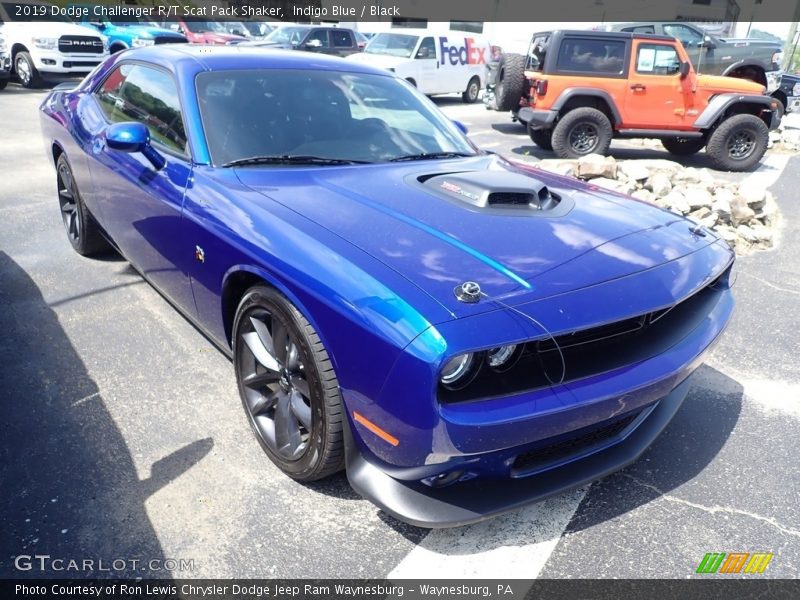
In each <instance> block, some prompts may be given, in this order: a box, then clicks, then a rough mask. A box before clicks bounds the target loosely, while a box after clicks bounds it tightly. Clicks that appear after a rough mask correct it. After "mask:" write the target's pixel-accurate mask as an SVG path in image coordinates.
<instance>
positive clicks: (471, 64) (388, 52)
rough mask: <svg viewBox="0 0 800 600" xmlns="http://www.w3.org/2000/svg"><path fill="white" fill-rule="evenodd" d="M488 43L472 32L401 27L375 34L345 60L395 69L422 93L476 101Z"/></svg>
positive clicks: (486, 56) (481, 83)
mask: <svg viewBox="0 0 800 600" xmlns="http://www.w3.org/2000/svg"><path fill="white" fill-rule="evenodd" d="M490 52H491V49H490V46H489V43H488V42H487V41H486V40H485V39H483V38H481V37H480V36H476V35H475V34H472V33H465V32H458V31H448V32H446V33H435V32H431V31H428V30H425V29H403V30H402V31H397V32H395V31H387V32H383V33H378V34H376V35H375V36H374V37H373V38H372V39H371V40H370V41H369V44H367V46H366V48H364V52H360V53H358V54H352V55H350V56H348V57H347V58H348V60H355V61H358V62H363V63H367V64H370V65H374V66H376V67H382V68H384V69H388V70H390V71H394V72H395V73H396V74H397V75H398V76H399V77H402V78H403V79H406V80H408V81H409V82H410V83H411V84H413V85H414V86H416V87H417V88H418V89H419V91H421V92H422V93H424V94H430V95H433V94H450V93H452V92H460V93H461V97H462V98H463V99H464V102H470V103H471V102H475V101H476V100H477V99H478V97H479V96H480V91H481V89H482V88H483V86H484V83H485V81H486V63H487V61H488V60H489V54H490Z"/></svg>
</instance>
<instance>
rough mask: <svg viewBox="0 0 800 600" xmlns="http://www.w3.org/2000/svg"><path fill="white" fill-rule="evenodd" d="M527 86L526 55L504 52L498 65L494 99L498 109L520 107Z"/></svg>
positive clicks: (504, 109)
mask: <svg viewBox="0 0 800 600" xmlns="http://www.w3.org/2000/svg"><path fill="white" fill-rule="evenodd" d="M524 88H525V57H523V56H522V55H521V54H503V56H502V57H501V58H500V64H499V65H498V66H497V85H496V86H495V89H494V99H495V105H496V106H497V110H501V111H506V110H514V109H515V108H519V101H520V99H521V98H522V91H523V89H524Z"/></svg>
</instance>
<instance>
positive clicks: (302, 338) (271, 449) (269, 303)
mask: <svg viewBox="0 0 800 600" xmlns="http://www.w3.org/2000/svg"><path fill="white" fill-rule="evenodd" d="M233 356H234V360H233V362H234V367H235V370H236V381H237V383H238V385H239V395H240V397H241V400H242V404H243V406H244V409H245V413H246V414H247V417H248V420H249V422H250V426H251V428H252V429H253V432H254V433H255V434H256V438H257V439H258V441H259V443H260V444H261V447H262V448H263V449H264V451H265V452H266V454H267V456H268V457H269V459H270V460H271V461H272V462H273V463H275V465H276V466H277V467H278V468H279V469H280V470H281V471H283V472H284V473H285V474H286V475H289V476H290V477H292V478H293V479H297V480H299V481H315V480H317V479H322V478H324V477H328V476H329V475H332V474H333V473H336V472H337V471H340V470H341V469H342V468H343V467H344V436H343V432H342V419H343V414H342V401H341V397H340V395H339V383H338V381H337V379H336V374H335V373H334V371H333V366H332V365H331V361H330V359H329V357H328V354H327V352H326V350H325V347H324V346H323V345H322V342H321V340H320V338H319V336H318V335H317V332H316V331H315V330H314V328H313V327H312V326H311V324H310V323H309V322H308V320H307V319H306V318H305V317H304V316H303V315H302V314H301V313H300V311H298V310H297V308H295V307H294V305H292V303H291V302H289V300H287V299H286V298H285V297H284V296H283V295H281V294H280V293H279V292H278V291H277V290H275V289H273V288H270V287H266V286H256V287H253V288H251V289H250V290H248V291H247V293H245V295H244V297H243V298H242V300H241V302H240V303H239V308H238V310H237V311H236V317H235V319H234V324H233Z"/></svg>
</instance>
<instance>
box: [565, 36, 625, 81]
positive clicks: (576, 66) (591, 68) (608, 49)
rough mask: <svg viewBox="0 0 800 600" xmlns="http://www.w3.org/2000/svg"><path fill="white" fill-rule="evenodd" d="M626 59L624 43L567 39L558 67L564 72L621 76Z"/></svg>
mask: <svg viewBox="0 0 800 600" xmlns="http://www.w3.org/2000/svg"><path fill="white" fill-rule="evenodd" d="M624 59H625V42H624V41H619V40H604V39H587V38H572V39H570V38H566V39H565V40H564V41H563V42H562V43H561V49H560V50H559V52H558V63H557V67H558V69H559V70H563V71H579V72H582V73H603V74H609V75H619V74H621V73H622V72H623V70H624V66H625V65H624Z"/></svg>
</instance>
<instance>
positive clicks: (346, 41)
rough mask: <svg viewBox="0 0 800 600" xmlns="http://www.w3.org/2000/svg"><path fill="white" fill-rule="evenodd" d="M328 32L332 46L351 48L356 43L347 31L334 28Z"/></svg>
mask: <svg viewBox="0 0 800 600" xmlns="http://www.w3.org/2000/svg"><path fill="white" fill-rule="evenodd" d="M330 33H331V40H332V41H333V46H334V48H352V47H353V46H355V45H356V44H355V42H354V41H353V37H352V34H351V33H350V32H349V31H344V30H342V29H339V30H336V29H334V30H333V31H331V32H330Z"/></svg>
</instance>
